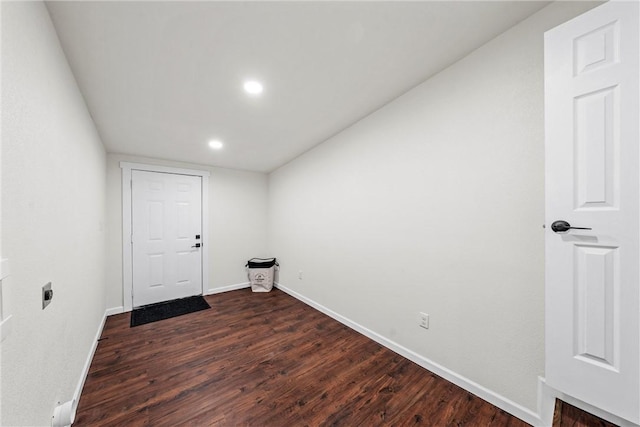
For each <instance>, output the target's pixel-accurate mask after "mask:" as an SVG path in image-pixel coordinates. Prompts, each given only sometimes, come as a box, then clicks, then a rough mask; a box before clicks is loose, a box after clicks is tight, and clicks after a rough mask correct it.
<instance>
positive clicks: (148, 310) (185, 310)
mask: <svg viewBox="0 0 640 427" xmlns="http://www.w3.org/2000/svg"><path fill="white" fill-rule="evenodd" d="M208 308H211V306H209V304H208V303H207V301H205V299H204V298H203V297H202V296H201V295H196V296H193V297H188V298H181V299H174V300H173V301H166V302H159V303H157V304H150V305H145V306H144V307H140V308H136V309H135V310H133V311H132V312H131V327H132V328H133V327H134V326H140V325H145V324H147V323H151V322H157V321H158V320H164V319H169V318H171V317H176V316H182V315H183V314H189V313H193V312H196V311H200V310H206V309H208Z"/></svg>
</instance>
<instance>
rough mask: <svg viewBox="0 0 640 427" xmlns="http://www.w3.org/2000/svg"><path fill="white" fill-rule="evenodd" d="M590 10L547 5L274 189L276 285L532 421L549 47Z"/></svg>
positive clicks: (537, 371)
mask: <svg viewBox="0 0 640 427" xmlns="http://www.w3.org/2000/svg"><path fill="white" fill-rule="evenodd" d="M593 6H595V3H587V4H585V3H570V4H566V3H565V4H558V3H556V4H552V5H550V6H548V7H547V8H545V9H543V10H542V11H541V12H539V13H537V14H536V15H534V16H532V17H530V18H529V19H527V20H525V21H523V22H522V23H520V24H518V25H516V26H515V27H513V28H512V29H510V30H509V31H507V32H506V33H504V34H502V35H501V36H499V37H497V38H496V39H494V40H492V41H491V42H489V43H487V44H486V45H484V46H483V47H481V48H480V49H478V50H477V51H475V52H473V53H472V54H470V55H469V56H467V57H466V58H464V59H463V60H461V61H459V62H458V63H456V64H454V65H453V66H451V67H450V68H448V69H446V70H444V71H443V72H441V73H440V74H438V75H436V76H434V77H433V78H431V79H429V80H427V81H426V82H425V83H423V84H422V85H420V86H418V87H416V88H414V89H413V90H411V91H410V92H408V93H406V94H405V95H403V96H402V97H400V98H398V99H397V100H395V101H394V102H392V103H390V104H388V105H386V106H385V107H383V108H381V109H380V110H378V111H377V112H375V113H374V114H372V115H370V116H368V117H366V118H365V119H363V120H361V121H360V122H358V123H356V124H354V125H353V126H351V127H350V128H348V129H346V130H344V131H343V132H341V133H340V134H338V135H336V136H335V137H333V138H331V139H330V140H328V141H326V142H325V143H323V144H321V145H320V146H318V147H316V148H315V149H313V150H311V151H310V152H307V153H306V154H305V155H303V156H301V157H299V158H298V159H296V160H295V161H293V162H291V163H290V164H288V165H285V166H284V167H282V168H280V169H278V170H277V171H275V172H273V173H272V174H270V177H269V193H270V197H269V236H268V237H269V245H270V251H271V253H273V254H274V255H277V256H278V258H279V259H280V261H281V262H280V264H281V272H280V279H279V281H280V283H282V284H283V285H284V286H286V287H288V288H291V289H292V290H293V291H295V292H298V293H300V294H302V295H303V296H304V297H306V298H309V299H311V300H313V301H315V302H317V303H319V304H321V305H323V306H325V307H327V308H329V309H331V310H333V311H335V312H337V313H339V314H340V315H342V316H344V317H346V318H348V319H350V320H352V321H354V322H356V323H358V324H360V325H362V326H364V327H365V328H368V329H370V330H372V331H374V332H375V333H377V334H379V335H381V336H383V337H385V338H387V339H390V340H392V341H394V342H395V343H396V344H399V345H401V346H404V347H406V348H408V349H410V350H412V351H414V352H417V353H418V354H419V355H421V356H422V357H425V358H427V359H429V360H431V361H433V362H435V363H438V364H440V365H443V366H444V367H446V368H448V369H450V370H452V371H454V372H455V373H456V374H458V375H460V376H462V377H465V378H467V379H469V380H471V381H473V382H476V383H478V384H479V385H480V386H483V387H486V388H487V389H489V390H490V391H492V392H494V393H497V394H499V395H501V396H502V397H504V398H505V399H507V400H511V401H513V402H515V403H516V404H519V405H522V406H524V407H526V408H529V409H530V410H531V411H533V412H535V411H536V409H537V408H536V398H537V376H538V375H542V374H543V373H544V372H543V368H544V360H543V356H544V337H543V326H544V321H543V320H544V301H543V289H544V263H543V262H544V246H543V229H542V224H543V221H544V194H543V188H544V152H543V147H544V134H543V131H544V127H543V62H542V61H543V32H544V31H545V30H547V29H549V28H551V27H553V26H555V25H557V24H559V23H562V22H564V21H566V20H568V19H570V18H572V17H574V16H576V15H578V14H579V13H581V12H582V11H584V10H586V9H588V8H591V7H593ZM425 54H428V52H425ZM373 89H374V88H372V90H373ZM299 270H302V271H303V279H302V280H299V278H298V271H299ZM420 311H424V312H426V313H428V314H429V315H430V321H431V322H430V329H429V330H424V329H421V328H420V327H418V312H420Z"/></svg>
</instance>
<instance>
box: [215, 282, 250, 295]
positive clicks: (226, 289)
mask: <svg viewBox="0 0 640 427" xmlns="http://www.w3.org/2000/svg"><path fill="white" fill-rule="evenodd" d="M249 287H251V283H249V282H245V283H237V284H235V285H228V286H221V287H219V288H210V289H209V290H207V291H206V292H205V293H204V294H205V295H213V294H221V293H222V292H229V291H237V290H238V289H245V288H249Z"/></svg>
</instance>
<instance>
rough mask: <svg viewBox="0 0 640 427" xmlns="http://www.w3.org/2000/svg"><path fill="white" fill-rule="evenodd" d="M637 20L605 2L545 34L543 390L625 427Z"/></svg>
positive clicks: (634, 409)
mask: <svg viewBox="0 0 640 427" xmlns="http://www.w3.org/2000/svg"><path fill="white" fill-rule="evenodd" d="M639 17H640V12H639V9H638V3H637V2H623V1H611V2H609V3H606V4H604V5H602V6H599V7H597V8H595V9H593V10H591V11H589V12H587V13H585V14H584V15H581V16H579V17H577V18H575V19H573V20H571V21H569V22H567V23H565V24H563V25H561V26H559V27H557V28H554V29H553V30H551V31H549V32H547V33H546V34H545V123H546V146H545V152H546V154H545V156H546V158H545V163H546V221H545V222H546V239H545V240H546V287H545V290H546V292H545V293H546V295H545V299H546V345H545V347H546V354H545V361H546V367H545V376H546V381H547V384H548V385H550V386H551V387H553V388H555V389H557V390H559V391H561V392H563V393H565V394H568V395H570V396H572V397H574V398H577V399H579V400H582V401H584V402H586V403H588V404H591V405H593V406H595V407H598V408H600V409H602V410H605V411H607V412H609V413H611V414H614V415H617V416H619V417H622V418H624V419H627V420H629V421H632V422H635V423H638V422H640V370H639V366H640V351H639V350H640V323H639V318H640V293H639V292H638V287H639V283H640V282H639V266H638V265H639V261H640V252H639V249H638V242H639V223H640V216H639V213H640V211H639V197H640V186H639V179H640V177H639V174H638V168H639V150H638V144H639V138H638V136H639V129H640V125H639V117H640V116H639V114H640V110H639V108H638V99H639V93H638V90H639V88H638V80H639V78H640V77H639V74H638V72H639V69H638V49H639V42H638V20H639ZM558 220H563V221H566V223H568V224H570V225H571V226H574V227H586V228H590V229H588V230H580V229H569V230H564V229H565V228H566V224H562V223H556V227H555V228H556V231H554V230H553V229H552V224H553V223H554V222H556V221H558Z"/></svg>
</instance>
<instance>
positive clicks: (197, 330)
mask: <svg viewBox="0 0 640 427" xmlns="http://www.w3.org/2000/svg"><path fill="white" fill-rule="evenodd" d="M206 299H207V301H208V302H209V304H210V305H211V307H212V308H211V310H204V311H200V312H197V313H192V314H188V315H184V316H180V317H176V318H173V319H167V320H163V321H160V322H156V323H150V324H147V325H143V326H138V327H135V328H129V316H130V315H129V313H126V314H121V315H117V316H111V317H109V318H108V319H107V323H106V326H105V329H104V332H103V334H102V337H101V340H100V342H99V344H98V349H97V351H96V354H95V357H94V360H93V363H92V364H91V369H90V372H89V375H88V378H87V381H86V384H85V387H84V390H83V392H82V397H81V399H80V402H79V407H78V412H77V416H76V422H75V423H74V426H118V425H126V426H138V425H140V426H142V425H149V426H154V427H155V426H180V425H186V426H212V425H216V426H305V425H308V426H320V425H326V426H329V425H332V426H333V425H342V426H383V425H394V426H408V425H423V426H526V425H527V424H525V423H524V422H522V421H521V420H519V419H517V418H515V417H512V416H511V415H509V414H507V413H505V412H504V411H502V410H500V409H498V408H496V407H495V406H492V405H490V404H489V403H487V402H485V401H484V400H482V399H480V398H478V397H476V396H474V395H472V394H471V393H468V392H466V391H465V390H463V389H461V388H459V387H457V386H455V385H453V384H451V383H449V382H448V381H445V380H443V379H442V378H440V377H438V376H436V375H435V374H432V373H431V372H429V371H426V370H424V369H423V368H421V367H419V366H418V365H416V364H414V363H413V362H410V361H409V360H407V359H405V358H403V357H401V356H398V355H397V354H395V353H393V352H392V351H390V350H388V349H386V348H384V347H382V346H380V345H379V344H377V343H376V342H374V341H371V340H370V339H368V338H366V337H364V336H363V335H360V334H359V333H357V332H355V331H353V330H351V329H349V328H347V327H345V326H343V325H342V324H340V323H338V322H336V321H335V320H333V319H331V318H329V317H327V316H325V315H324V314H322V313H320V312H318V311H316V310H314V309H313V308H310V307H308V306H307V305H305V304H303V303H301V302H299V301H297V300H296V299H294V298H292V297H290V296H288V295H287V294H285V293H283V292H281V291H278V290H275V289H274V290H273V291H272V292H271V293H263V294H253V293H251V292H250V290H248V289H247V290H240V291H234V292H228V293H224V294H218V295H211V296H207V297H206Z"/></svg>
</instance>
